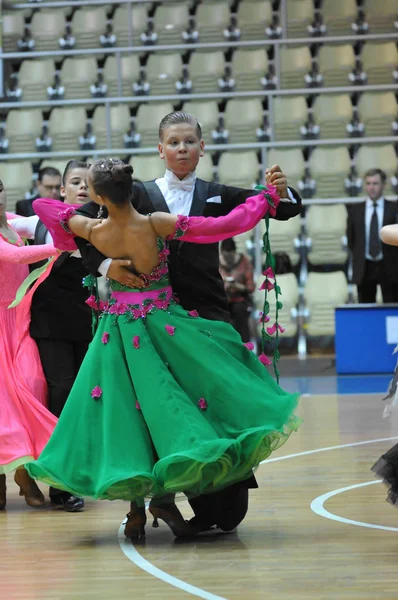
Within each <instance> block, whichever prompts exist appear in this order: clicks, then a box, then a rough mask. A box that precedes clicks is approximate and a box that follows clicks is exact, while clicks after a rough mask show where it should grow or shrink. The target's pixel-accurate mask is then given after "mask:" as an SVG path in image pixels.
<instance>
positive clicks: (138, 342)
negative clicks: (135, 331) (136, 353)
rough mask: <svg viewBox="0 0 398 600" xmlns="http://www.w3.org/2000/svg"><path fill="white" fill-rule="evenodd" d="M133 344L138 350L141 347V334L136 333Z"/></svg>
mask: <svg viewBox="0 0 398 600" xmlns="http://www.w3.org/2000/svg"><path fill="white" fill-rule="evenodd" d="M133 346H134V348H137V350H138V348H139V347H140V336H139V335H135V336H134V337H133Z"/></svg>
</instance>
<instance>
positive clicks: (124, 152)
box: [0, 136, 398, 166]
mask: <svg viewBox="0 0 398 600" xmlns="http://www.w3.org/2000/svg"><path fill="white" fill-rule="evenodd" d="M388 143H394V144H397V143H398V137H397V136H384V137H382V136H373V137H355V138H336V139H325V140H297V141H282V142H255V143H242V144H207V145H206V151H207V152H225V151H228V150H231V151H237V150H257V151H260V152H261V165H263V166H266V165H267V150H269V149H272V148H305V147H313V146H352V145H357V144H359V145H362V144H388ZM157 152H158V149H157V148H156V147H155V146H153V147H145V148H105V149H86V150H76V151H59V152H23V153H18V154H0V161H3V160H4V161H8V160H26V159H28V160H36V159H37V160H41V159H44V158H53V159H57V158H73V157H76V158H77V157H81V156H87V155H90V156H93V157H97V156H98V157H100V156H107V155H109V154H110V153H112V154H116V155H121V156H134V155H142V154H157Z"/></svg>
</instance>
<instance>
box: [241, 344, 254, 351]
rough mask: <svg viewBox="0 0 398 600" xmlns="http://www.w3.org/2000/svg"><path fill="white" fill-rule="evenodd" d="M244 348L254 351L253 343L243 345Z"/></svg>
mask: <svg viewBox="0 0 398 600" xmlns="http://www.w3.org/2000/svg"><path fill="white" fill-rule="evenodd" d="M243 345H244V346H246V348H247V349H248V350H254V344H253V342H247V343H246V344H243Z"/></svg>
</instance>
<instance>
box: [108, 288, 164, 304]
mask: <svg viewBox="0 0 398 600" xmlns="http://www.w3.org/2000/svg"><path fill="white" fill-rule="evenodd" d="M162 293H165V294H166V297H165V300H159V294H162ZM172 297H173V290H172V289H171V287H169V286H167V287H164V288H161V289H159V290H150V291H143V292H130V291H128V292H127V291H126V292H122V291H114V292H112V294H111V298H114V299H115V300H116V302H117V303H118V304H119V303H121V304H124V305H127V304H139V306H140V308H142V306H143V302H144V301H145V300H152V301H153V303H154V304H155V305H156V306H157V304H158V303H160V304H164V303H166V306H164V308H167V306H168V304H169V302H170V300H171V299H172ZM159 308H160V307H159Z"/></svg>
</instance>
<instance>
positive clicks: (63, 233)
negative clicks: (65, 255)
mask: <svg viewBox="0 0 398 600" xmlns="http://www.w3.org/2000/svg"><path fill="white" fill-rule="evenodd" d="M33 208H34V210H35V213H36V214H37V216H38V217H39V219H40V220H41V221H43V223H44V225H45V226H46V227H47V229H48V231H49V232H50V234H51V237H52V238H53V242H54V246H55V247H56V248H59V250H64V251H65V250H69V251H74V250H76V249H77V246H76V244H75V242H74V240H73V238H74V237H75V236H74V234H73V233H72V232H71V231H69V230H68V227H67V222H68V218H69V219H70V217H71V216H72V215H73V213H74V210H75V209H77V208H79V205H78V204H75V205H74V204H67V205H65V204H64V203H63V202H61V201H60V200H51V199H49V198H38V199H37V200H35V201H34V202H33Z"/></svg>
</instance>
